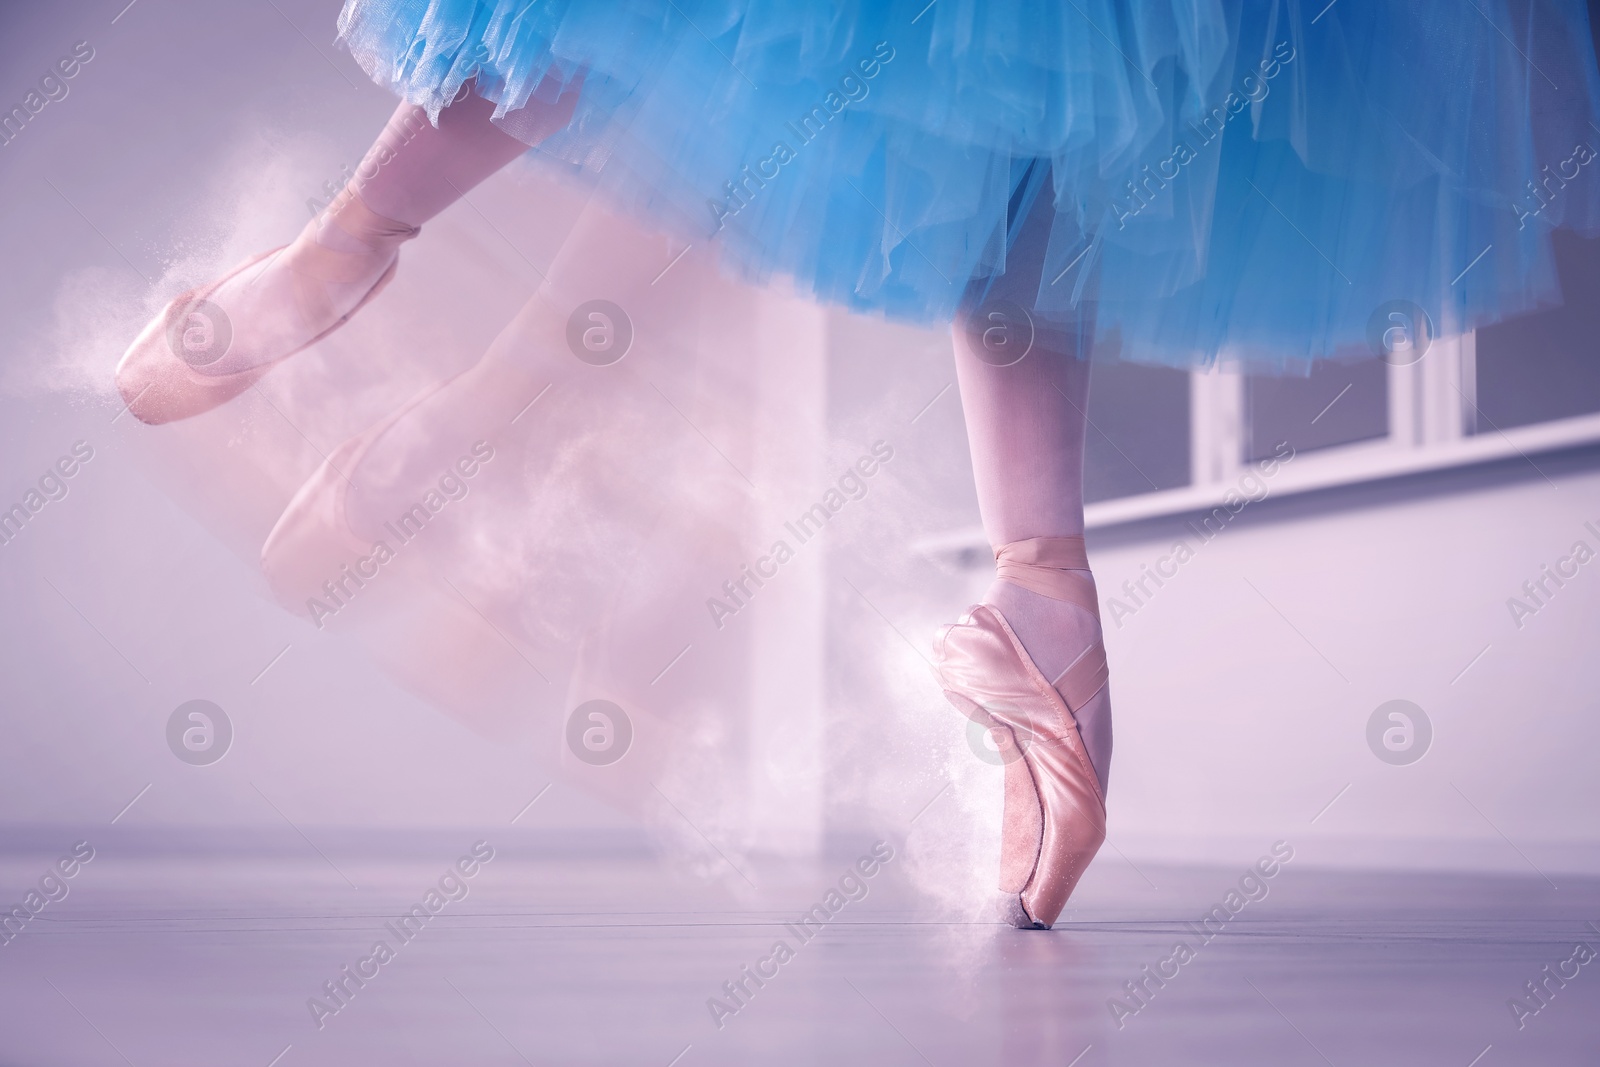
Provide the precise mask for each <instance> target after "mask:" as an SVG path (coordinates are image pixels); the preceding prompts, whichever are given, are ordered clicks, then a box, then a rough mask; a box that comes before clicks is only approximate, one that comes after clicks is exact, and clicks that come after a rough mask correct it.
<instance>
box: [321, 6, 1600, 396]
mask: <svg viewBox="0 0 1600 1067" xmlns="http://www.w3.org/2000/svg"><path fill="white" fill-rule="evenodd" d="M339 31H340V36H341V40H342V41H343V43H344V45H345V46H346V47H347V48H349V50H350V51H351V53H352V54H353V55H354V56H355V58H356V59H357V60H358V61H359V62H360V64H361V65H362V67H363V68H364V69H365V70H366V71H367V72H368V73H369V74H370V75H371V76H372V77H373V78H375V79H376V80H377V81H379V82H380V83H381V84H384V85H386V86H388V87H390V88H392V89H393V90H394V91H395V92H396V93H398V94H400V95H401V96H403V97H404V98H405V99H407V100H409V101H411V102H413V103H415V104H419V105H422V106H425V107H427V108H428V109H430V111H432V112H434V113H435V114H437V111H438V109H440V108H442V107H445V106H448V103H449V101H450V100H452V99H453V98H455V96H456V95H457V94H458V93H460V92H462V91H463V87H465V86H468V85H469V84H470V85H471V87H472V91H476V92H477V93H479V94H480V95H482V96H484V97H486V98H487V99H489V100H491V101H494V102H495V103H496V104H497V105H498V106H497V108H496V121H497V122H498V123H500V124H501V126H502V128H504V129H505V130H507V131H508V132H510V133H512V134H514V135H515V134H517V132H518V128H519V127H518V109H520V108H522V107H523V105H525V104H526V103H527V102H528V100H529V99H530V97H533V96H535V95H538V96H540V97H548V96H551V95H554V94H557V93H559V92H562V91H564V90H571V89H576V90H577V91H578V93H579V103H578V107H577V111H576V113H575V115H574V117H573V120H572V122H571V124H570V125H569V126H568V127H567V129H566V130H564V131H563V132H562V133H560V134H558V135H556V136H554V137H551V138H547V139H544V140H542V141H540V142H539V143H538V144H537V145H535V147H534V152H535V153H536V154H537V155H538V156H540V157H542V158H545V159H548V160H552V161H555V162H558V163H561V164H564V165H566V166H568V167H570V168H572V169H573V170H575V171H576V172H578V173H580V174H583V175H585V176H587V177H588V178H589V179H590V180H592V181H593V182H595V183H596V185H597V187H598V189H599V191H600V192H601V193H602V194H603V195H605V196H606V197H608V198H609V199H610V200H611V201H612V202H613V203H615V204H616V205H618V206H620V207H621V208H623V209H625V210H627V211H629V212H631V213H634V214H636V215H638V216H640V217H641V218H643V219H645V220H646V221H648V222H649V223H651V224H653V225H655V226H657V227H661V228H666V229H669V230H671V231H674V232H676V233H677V234H679V235H681V236H682V238H683V239H684V240H686V241H693V242H699V241H706V240H710V239H712V238H715V239H716V241H717V242H718V244H719V245H720V247H721V249H722V254H723V257H724V260H725V262H726V263H728V264H729V265H730V266H731V267H732V268H733V269H735V270H737V271H738V272H739V273H740V274H742V275H743V276H745V277H746V278H748V279H751V280H755V281H764V280H766V279H768V278H770V277H772V276H774V275H781V276H787V277H789V278H791V279H793V281H794V282H795V283H796V284H797V285H798V286H799V287H800V288H801V289H802V290H804V291H809V292H812V293H814V294H815V295H816V296H817V297H819V298H820V299H823V300H826V301H829V302H832V303H836V304H840V305H843V306H846V307H849V308H853V309H858V310H867V311H879V312H883V313H886V314H888V315H889V316H892V317H895V318H899V319H904V320H910V321H916V322H922V323H936V322H947V321H949V320H950V319H951V318H952V316H953V315H954V314H955V312H956V310H957V308H958V305H959V304H960V302H961V301H962V299H963V296H964V294H968V293H969V292H971V291H972V290H971V286H972V280H973V279H974V278H978V279H981V278H983V277H986V276H992V275H996V274H999V273H1002V272H1003V271H1004V270H1005V268H1006V256H1007V251H1008V247H1009V240H1008V237H1009V236H1010V235H1012V234H1014V227H1010V228H1009V229H1008V224H1009V223H1012V222H1014V220H1015V218H1016V217H1017V215H1018V203H1019V199H1022V198H1025V197H1026V196H1030V195H1032V194H1033V189H1032V188H1031V186H1030V183H1032V185H1039V184H1042V183H1044V182H1046V181H1047V182H1048V186H1047V187H1046V189H1045V192H1044V195H1050V196H1052V197H1053V203H1054V207H1055V215H1054V221H1053V223H1052V232H1051V234H1050V241H1049V253H1048V256H1047V261H1046V264H1045V270H1044V276H1043V278H1042V279H1041V281H1040V285H1039V292H1038V299H1037V301H1036V304H1035V309H1034V310H1036V312H1037V313H1038V314H1039V315H1041V316H1044V317H1046V318H1049V319H1052V320H1055V321H1061V322H1077V323H1080V324H1084V326H1085V327H1086V328H1087V325H1088V324H1090V323H1092V324H1093V330H1094V332H1095V341H1096V345H1095V351H1096V352H1097V353H1098V354H1102V355H1107V356H1120V357H1121V358H1125V359H1137V360H1140V361H1145V362H1157V363H1165V364H1169V365H1175V366H1192V365H1197V364H1205V363H1208V362H1211V361H1213V360H1215V359H1217V358H1218V357H1219V356H1222V357H1224V358H1227V359H1230V360H1236V361H1239V362H1243V363H1247V364H1249V365H1251V366H1253V367H1255V368H1258V369H1280V370H1290V371H1295V370H1299V371H1304V369H1305V368H1306V367H1307V366H1308V365H1309V363H1310V361H1312V360H1314V359H1317V358H1323V357H1327V356H1331V355H1334V354H1336V353H1340V352H1345V351H1349V350H1350V349H1351V348H1352V347H1354V346H1359V347H1360V348H1361V349H1362V350H1363V351H1370V350H1369V349H1367V347H1366V346H1367V344H1368V341H1369V331H1370V329H1371V323H1372V322H1373V320H1374V316H1375V315H1376V314H1377V313H1378V312H1379V311H1380V310H1381V309H1382V308H1383V307H1384V306H1386V305H1390V304H1391V303H1392V302H1394V301H1397V300H1399V301H1408V302H1411V303H1414V304H1416V305H1419V306H1420V307H1421V308H1423V309H1424V310H1425V311H1426V312H1428V314H1429V315H1431V316H1432V317H1433V318H1434V321H1435V324H1436V327H1437V328H1439V329H1444V330H1459V329H1466V328H1471V327H1474V326H1478V325H1482V324H1485V323H1488V322H1492V321H1497V320H1500V319H1504V318H1506V317H1508V316H1511V315H1515V314H1518V313H1520V312H1524V311H1528V310H1531V309H1534V308H1536V307H1539V306H1542V305H1546V304H1550V303H1553V302H1556V301H1558V300H1559V299H1560V293H1559V287H1558V284H1557V281H1556V276H1555V271H1554V265H1553V259H1552V256H1551V251H1550V231H1551V230H1552V229H1553V228H1554V227H1557V226H1566V227H1569V228H1572V229H1576V230H1578V231H1579V232H1582V233H1585V234H1592V233H1594V232H1596V230H1597V223H1600V177H1597V173H1600V160H1597V159H1596V155H1597V154H1600V75H1597V73H1596V70H1595V56H1594V49H1593V45H1592V44H1591V38H1590V30H1589V20H1588V15H1587V11H1586V9H1585V6H1584V4H1582V3H1580V2H1578V0H1467V2H1465V3H1463V2H1462V0H1335V2H1333V3H1331V4H1325V2H1324V0H1314V2H1313V3H1311V4H1309V5H1307V4H1301V3H1299V2H1298V0H1068V2H1065V3H1060V2H1053V0H1052V2H1044V0H1039V2H1020V0H1019V2H1014V3H980V2H978V0H938V2H935V3H931V4H930V3H928V2H927V0H906V2H900V0H877V2H874V0H831V2H828V3H823V2H820V0H795V2H788V3H781V4H759V3H748V4H747V3H746V2H744V0H674V2H668V3H662V2H661V0H533V2H529V0H349V2H348V3H347V4H346V6H345V8H344V11H343V13H342V14H341V16H340V21H339ZM530 139H531V138H530ZM1041 163H1047V164H1048V166H1042V165H1040V164H1041Z"/></svg>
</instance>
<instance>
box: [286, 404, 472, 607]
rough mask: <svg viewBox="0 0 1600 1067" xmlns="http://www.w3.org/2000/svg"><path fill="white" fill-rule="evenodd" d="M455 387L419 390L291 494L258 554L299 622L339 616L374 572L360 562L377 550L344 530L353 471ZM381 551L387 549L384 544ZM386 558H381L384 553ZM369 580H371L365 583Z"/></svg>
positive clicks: (334, 453)
mask: <svg viewBox="0 0 1600 1067" xmlns="http://www.w3.org/2000/svg"><path fill="white" fill-rule="evenodd" d="M454 380H455V379H454V378H448V379H445V380H444V381H442V382H438V383H436V384H434V385H432V386H429V387H428V388H426V389H424V390H422V391H421V392H419V393H418V394H417V395H416V396H414V397H412V398H411V399H410V400H408V401H407V402H406V403H405V404H404V405H403V406H401V407H400V408H399V409H397V410H396V411H394V412H392V413H390V414H389V415H388V416H386V417H385V418H383V419H382V420H381V421H379V422H376V423H374V424H373V425H372V426H370V427H368V428H367V429H366V430H364V431H362V432H361V433H359V434H357V435H356V436H355V437H352V438H350V439H349V440H347V441H345V442H344V443H342V444H340V445H339V446H338V447H337V448H335V449H334V450H333V451H332V452H330V453H329V454H328V457H327V458H326V459H325V460H323V461H322V463H321V464H320V465H319V466H318V467H317V469H316V470H315V471H313V472H312V474H311V477H309V478H307V479H306V480H305V482H304V483H303V484H302V485H301V486H300V488H299V489H298V490H296V491H295V494H294V497H293V498H292V499H291V500H290V501H289V505H288V506H287V507H285V508H284V509H283V514H281V515H279V516H278V521H277V522H276V523H274V524H273V527H272V532H271V533H269V534H267V540H266V542H265V543H264V544H263V545H262V546H261V570H262V573H263V574H265V575H266V578H267V584H268V585H270V586H271V587H272V592H273V594H274V596H276V597H277V599H278V602H279V603H280V604H282V605H283V606H285V607H287V608H289V609H291V610H293V611H295V612H296V613H297V614H298V613H301V612H304V613H305V614H306V617H307V618H309V619H310V620H311V621H312V622H313V623H316V625H317V628H318V629H319V630H320V629H322V626H323V617H324V616H323V615H322V614H321V609H322V608H331V609H333V613H334V614H337V612H338V610H339V608H340V607H341V605H342V603H343V601H344V600H345V599H348V598H352V597H353V596H354V595H355V593H356V591H357V590H359V589H360V588H362V586H363V584H364V583H363V579H362V578H361V577H360V572H361V571H363V569H365V570H373V569H374V568H375V567H376V565H377V562H376V561H373V562H372V563H370V564H369V565H368V566H367V567H365V568H363V566H362V564H363V562H364V561H369V560H371V559H372V557H373V556H374V555H375V554H376V553H375V542H372V541H364V540H363V539H362V538H361V537H360V536H358V535H357V534H356V532H355V529H354V527H353V526H352V525H351V523H350V515H349V496H350V492H351V490H352V489H354V488H355V486H354V484H353V479H354V477H355V474H356V470H357V468H359V467H360V466H361V461H362V460H363V459H365V458H366V457H367V454H368V453H369V452H370V451H371V450H372V448H373V446H375V445H376V444H377V443H378V442H379V441H380V440H382V438H383V436H384V434H386V433H388V432H389V430H390V429H392V428H393V427H394V426H395V425H396V424H397V423H399V422H400V421H401V420H402V419H404V418H405V417H406V416H407V415H408V414H410V413H411V412H412V411H413V410H414V409H415V408H417V407H418V406H419V405H421V404H422V403H424V402H425V401H427V400H428V399H429V398H431V397H432V396H434V395H435V394H436V393H438V392H439V391H440V390H442V389H444V388H445V387H446V386H447V385H449V384H450V382H452V381H454ZM382 543H383V544H385V545H387V544H388V539H387V538H386V539H385V540H384V541H383V542H382ZM389 547H390V548H391V549H392V548H398V547H399V546H398V545H395V546H389ZM384 555H385V556H386V557H387V555H388V551H385V553H384ZM383 562H387V559H385V560H384V561H383ZM351 568H355V569H356V571H357V572H358V573H357V577H354V578H352V577H351V576H350V571H351ZM374 576H375V575H374V574H370V573H369V574H367V575H366V580H371V579H372V578H373V577H374ZM329 586H331V587H332V589H331V590H330V588H329ZM341 593H342V594H343V595H342V596H341Z"/></svg>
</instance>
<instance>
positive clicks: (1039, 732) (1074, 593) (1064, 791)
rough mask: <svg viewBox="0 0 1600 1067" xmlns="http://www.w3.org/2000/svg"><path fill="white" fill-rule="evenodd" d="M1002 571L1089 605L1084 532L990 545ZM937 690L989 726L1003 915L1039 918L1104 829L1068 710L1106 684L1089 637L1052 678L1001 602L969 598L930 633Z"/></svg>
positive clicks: (1061, 900) (1099, 653)
mask: <svg viewBox="0 0 1600 1067" xmlns="http://www.w3.org/2000/svg"><path fill="white" fill-rule="evenodd" d="M996 558H997V560H998V561H999V569H1000V574H1001V575H1002V576H1003V577H1005V578H1007V579H1008V580H1011V581H1016V582H1018V584H1023V585H1024V586H1025V588H1031V589H1033V590H1034V591H1035V592H1039V593H1041V594H1042V595H1045V596H1051V597H1053V598H1054V599H1059V600H1067V601H1069V602H1071V603H1073V604H1076V605H1078V606H1079V607H1082V608H1084V609H1085V610H1088V611H1091V612H1095V613H1096V617H1097V618H1098V612H1096V609H1095V592H1094V579H1093V578H1092V577H1091V576H1090V575H1089V573H1088V570H1087V564H1088V560H1087V557H1086V556H1085V555H1084V551H1083V539H1082V538H1033V539H1030V540H1028V541H1018V542H1013V543H1012V544H1008V545H1002V546H1001V547H1000V548H999V549H998V550H997V551H996ZM934 664H935V665H934V674H935V677H936V678H937V679H938V681H939V684H940V686H941V687H942V688H943V690H944V694H945V697H946V699H948V700H949V701H950V703H951V704H953V705H954V706H955V707H956V708H957V709H958V710H959V711H961V712H962V714H964V715H966V716H967V717H968V718H970V719H973V720H974V721H976V722H979V723H981V724H983V725H985V726H987V727H989V728H990V730H991V731H992V732H993V734H994V736H995V738H996V740H997V742H999V747H1000V751H1001V757H1002V760H1003V762H1004V766H1005V808H1004V814H1003V815H1002V823H1001V845H1000V848H1001V856H1000V892H1001V894H1002V898H1001V899H1002V910H1001V915H1002V918H1004V919H1005V921H1007V922H1009V923H1010V924H1011V925H1013V926H1017V927H1020V928H1024V929H1027V928H1033V929H1048V928H1049V927H1050V924H1051V923H1053V922H1055V921H1056V919H1057V918H1058V917H1059V916H1060V914H1061V911H1062V909H1063V908H1065V907H1066V903H1067V899H1068V898H1069V897H1070V896H1071V895H1072V891H1073V889H1074V888H1076V886H1077V884H1078V879H1079V878H1080V877H1081V876H1082V874H1083V872H1084V870H1085V868H1087V867H1088V865H1089V861H1090V860H1092V859H1093V858H1094V855H1095V853H1096V852H1097V851H1098V850H1099V848H1100V845H1101V843H1102V842H1103V841H1104V840H1105V818H1106V813H1105V798H1104V797H1103V796H1102V795H1101V792H1100V783H1099V781H1098V779H1096V777H1095V773H1094V768H1093V766H1092V765H1091V764H1090V762H1089V757H1088V753H1087V752H1086V751H1085V749H1084V745H1083V739H1082V737H1081V736H1080V735H1079V733H1078V726H1077V720H1076V718H1075V716H1074V712H1075V710H1077V709H1081V708H1082V707H1083V706H1084V705H1085V704H1086V703H1087V702H1088V701H1089V700H1090V699H1091V698H1092V697H1094V695H1095V694H1096V693H1098V692H1099V691H1100V689H1101V688H1103V687H1104V686H1105V684H1106V678H1107V667H1106V656H1105V646H1104V644H1103V643H1102V642H1101V641H1099V640H1098V639H1097V640H1096V641H1095V643H1094V644H1093V645H1091V646H1090V647H1089V648H1088V649H1086V650H1085V651H1084V653H1083V654H1082V655H1080V656H1079V657H1078V659H1077V660H1076V661H1075V662H1074V663H1073V664H1072V665H1071V666H1069V667H1068V668H1067V670H1066V671H1064V672H1063V673H1062V675H1061V677H1060V678H1057V679H1055V680H1054V683H1053V684H1052V681H1051V680H1050V679H1047V678H1046V677H1045V676H1044V675H1043V673H1041V672H1040V670H1039V668H1038V666H1037V665H1036V664H1035V663H1034V661H1033V658H1032V657H1031V656H1030V655H1029V654H1028V652H1027V650H1026V649H1025V648H1024V647H1023V644H1022V641H1021V639H1019V638H1018V637H1017V635H1016V632H1015V631H1014V630H1012V628H1011V624H1010V623H1008V622H1007V621H1006V619H1005V616H1003V615H1002V614H1001V613H1000V612H999V611H997V610H996V609H995V608H993V607H990V606H988V605H984V604H979V605H976V606H975V607H973V608H972V609H971V611H970V612H969V613H968V614H967V615H966V616H965V617H964V618H963V619H962V620H961V621H960V622H958V623H956V624H955V625H952V626H947V627H945V628H943V629H942V630H941V631H940V633H939V635H938V637H937V638H936V639H935V642H934Z"/></svg>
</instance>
